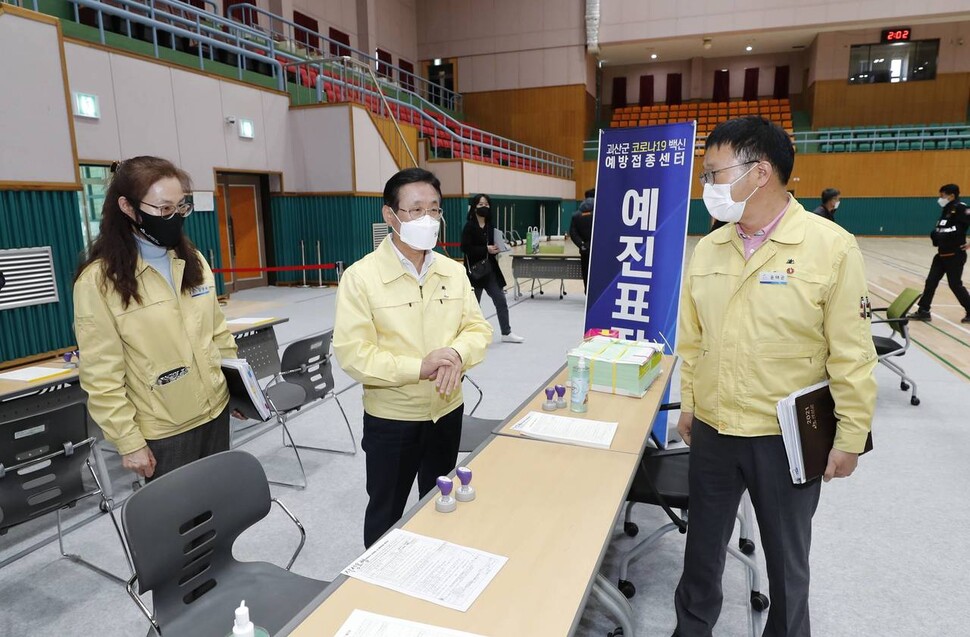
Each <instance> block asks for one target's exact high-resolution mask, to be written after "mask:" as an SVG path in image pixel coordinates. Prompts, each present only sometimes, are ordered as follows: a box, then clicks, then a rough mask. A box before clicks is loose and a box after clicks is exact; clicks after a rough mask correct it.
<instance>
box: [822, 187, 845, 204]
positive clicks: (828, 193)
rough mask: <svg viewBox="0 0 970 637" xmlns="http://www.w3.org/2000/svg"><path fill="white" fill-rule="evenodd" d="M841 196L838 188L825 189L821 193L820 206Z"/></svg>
mask: <svg viewBox="0 0 970 637" xmlns="http://www.w3.org/2000/svg"><path fill="white" fill-rule="evenodd" d="M841 194H842V193H841V192H839V189H838V188H826V189H825V190H823V191H822V204H823V205H824V204H827V203H828V202H830V201H832V200H833V199H835V198H836V197H838V196H839V195H841Z"/></svg>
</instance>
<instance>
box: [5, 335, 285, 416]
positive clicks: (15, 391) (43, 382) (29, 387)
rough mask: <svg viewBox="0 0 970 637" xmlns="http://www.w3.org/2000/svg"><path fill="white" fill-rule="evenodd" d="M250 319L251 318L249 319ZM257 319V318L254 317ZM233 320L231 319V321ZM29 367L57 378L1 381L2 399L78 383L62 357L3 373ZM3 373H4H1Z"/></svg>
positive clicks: (13, 368)
mask: <svg viewBox="0 0 970 637" xmlns="http://www.w3.org/2000/svg"><path fill="white" fill-rule="evenodd" d="M247 318H250V317H247ZM252 318H255V317H252ZM230 320H231V319H230ZM289 320H290V319H288V318H266V319H261V320H259V321H254V322H252V323H243V324H231V325H229V331H230V332H232V333H233V334H234V335H235V334H242V333H244V332H251V331H253V330H258V329H264V328H267V327H272V326H274V325H279V324H280V323H285V322H287V321H289ZM27 367H50V368H51V373H52V374H55V373H56V376H48V377H45V378H42V379H39V380H35V381H30V382H24V381H19V380H0V398H4V399H6V398H14V397H16V396H19V395H21V394H29V393H31V392H35V391H37V390H39V389H44V388H46V387H51V386H53V385H59V384H61V383H74V382H77V378H78V371H77V367H74V366H70V367H68V366H67V364H66V363H65V362H64V359H63V358H61V357H56V358H49V359H47V360H43V361H38V362H34V363H28V364H26V365H20V366H18V367H12V368H10V369H5V370H2V371H3V372H10V371H14V370H16V369H24V368H27ZM0 373H2V372H0Z"/></svg>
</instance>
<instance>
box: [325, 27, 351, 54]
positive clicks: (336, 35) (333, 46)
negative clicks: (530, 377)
mask: <svg viewBox="0 0 970 637" xmlns="http://www.w3.org/2000/svg"><path fill="white" fill-rule="evenodd" d="M328 35H329V36H330V39H331V40H333V41H332V42H331V43H330V55H333V56H336V57H343V56H345V55H350V36H349V35H347V34H346V33H344V32H343V31H338V30H337V29H334V28H333V27H330V33H329V34H328ZM341 44H343V45H344V46H340V45H341Z"/></svg>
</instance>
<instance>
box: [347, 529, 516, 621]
mask: <svg viewBox="0 0 970 637" xmlns="http://www.w3.org/2000/svg"><path fill="white" fill-rule="evenodd" d="M507 561H508V558H507V557H503V556H501V555H493V554H492V553H486V552H484V551H479V550H476V549H472V548H468V547H465V546H460V545H458V544H452V543H451V542H445V541H444V540H438V539H435V538H432V537H426V536H424V535H418V534H417V533H411V532H410V531H404V530H402V529H394V530H392V531H391V532H390V533H388V534H387V535H385V536H384V537H383V538H381V539H380V540H379V541H378V542H377V543H376V544H374V545H373V546H372V547H370V548H369V549H368V550H367V552H366V553H364V554H363V555H361V556H360V557H359V558H357V559H356V560H354V562H353V563H352V564H350V566H348V567H347V568H345V569H344V570H343V571H342V573H343V574H344V575H347V576H348V577H355V578H357V579H359V580H362V581H365V582H368V583H370V584H376V585H377V586H383V587H384V588H389V589H391V590H393V591H397V592H399V593H404V594H405V595H410V596H411V597H417V598H418V599H423V600H426V601H429V602H432V603H434V604H438V605H440V606H445V607H447V608H453V609H455V610H460V611H461V612H465V611H467V610H468V609H469V608H470V607H471V605H472V603H474V601H475V600H476V599H477V598H478V596H479V595H480V594H481V592H482V591H483V590H485V587H486V586H488V583H489V582H491V581H492V578H493V577H495V575H496V574H497V573H498V572H499V570H500V569H501V568H502V566H504V565H505V563H506V562H507Z"/></svg>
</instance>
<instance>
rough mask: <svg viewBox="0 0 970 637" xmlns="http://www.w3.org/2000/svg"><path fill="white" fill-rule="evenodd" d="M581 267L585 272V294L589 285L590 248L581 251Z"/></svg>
mask: <svg viewBox="0 0 970 637" xmlns="http://www.w3.org/2000/svg"><path fill="white" fill-rule="evenodd" d="M579 269H580V271H581V272H582V273H583V294H586V287H587V286H588V285H589V250H580V251H579Z"/></svg>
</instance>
